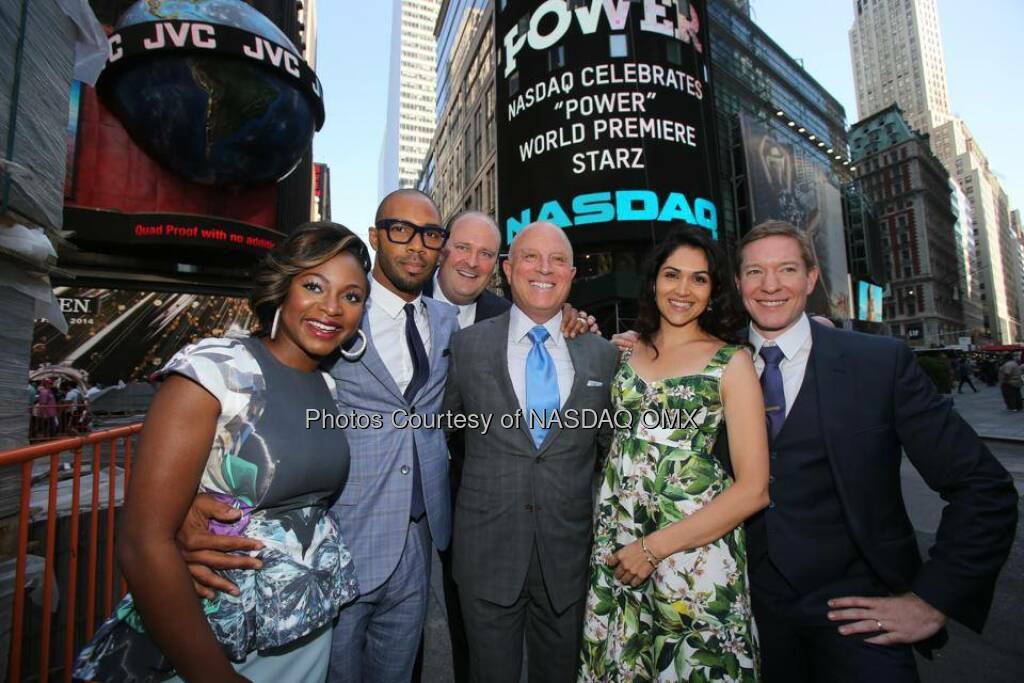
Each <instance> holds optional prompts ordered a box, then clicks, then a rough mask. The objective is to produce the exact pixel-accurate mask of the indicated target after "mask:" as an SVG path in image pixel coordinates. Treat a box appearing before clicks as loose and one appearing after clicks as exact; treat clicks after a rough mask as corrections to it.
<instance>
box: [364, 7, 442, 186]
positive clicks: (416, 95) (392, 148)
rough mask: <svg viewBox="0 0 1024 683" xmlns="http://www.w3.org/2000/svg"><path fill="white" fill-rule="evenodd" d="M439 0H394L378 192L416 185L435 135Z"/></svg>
mask: <svg viewBox="0 0 1024 683" xmlns="http://www.w3.org/2000/svg"><path fill="white" fill-rule="evenodd" d="M440 4H441V3H440V0H395V1H394V7H393V13H392V18H391V66H390V72H389V75H388V106H387V120H386V123H385V128H384V140H383V142H382V143H381V149H380V162H379V168H378V179H377V191H378V194H379V195H380V196H384V195H385V194H387V193H388V192H391V191H392V190H396V189H398V188H402V187H412V186H414V185H415V184H416V179H417V177H418V176H419V172H420V168H421V167H422V164H423V158H424V156H425V155H426V153H427V150H428V149H429V147H430V141H431V139H432V138H433V135H434V99H435V42H434V23H435V22H436V20H437V11H438V7H439V6H440Z"/></svg>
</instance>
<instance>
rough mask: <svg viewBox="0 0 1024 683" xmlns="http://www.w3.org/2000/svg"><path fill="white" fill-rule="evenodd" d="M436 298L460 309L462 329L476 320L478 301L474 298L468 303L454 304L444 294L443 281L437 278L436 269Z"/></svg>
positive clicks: (435, 272) (460, 325) (460, 327)
mask: <svg viewBox="0 0 1024 683" xmlns="http://www.w3.org/2000/svg"><path fill="white" fill-rule="evenodd" d="M434 298H435V299H436V300H438V301H443V302H445V303H446V304H451V305H452V306H455V307H456V308H458V309H459V329H460V330H464V329H466V328H467V327H469V326H470V325H472V324H473V323H475V322H476V301H475V300H474V301H472V302H470V303H468V304H454V303H452V302H451V301H448V297H446V296H445V295H444V290H443V289H441V282H440V280H438V279H437V271H434Z"/></svg>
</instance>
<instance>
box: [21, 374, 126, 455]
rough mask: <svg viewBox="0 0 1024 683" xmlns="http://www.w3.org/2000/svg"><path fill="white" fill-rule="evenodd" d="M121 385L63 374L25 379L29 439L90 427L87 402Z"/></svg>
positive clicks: (49, 437) (65, 434)
mask: <svg viewBox="0 0 1024 683" xmlns="http://www.w3.org/2000/svg"><path fill="white" fill-rule="evenodd" d="M124 386H125V384H124V382H118V383H117V384H116V385H111V386H105V385H104V384H103V383H102V382H96V383H95V384H90V383H89V382H88V381H83V382H81V383H79V382H76V381H73V380H71V379H68V378H64V377H58V378H56V379H54V378H50V377H45V378H43V379H39V380H29V381H28V382H27V383H26V384H25V398H26V401H27V404H28V414H29V440H30V441H40V440H43V439H53V438H57V437H61V436H75V435H78V434H84V433H86V432H88V431H90V430H91V429H92V424H93V412H92V411H91V410H90V406H91V405H92V404H93V403H95V402H96V401H97V400H98V399H99V398H100V397H102V396H104V395H106V394H108V393H109V392H111V391H113V390H115V389H120V388H123V387H124Z"/></svg>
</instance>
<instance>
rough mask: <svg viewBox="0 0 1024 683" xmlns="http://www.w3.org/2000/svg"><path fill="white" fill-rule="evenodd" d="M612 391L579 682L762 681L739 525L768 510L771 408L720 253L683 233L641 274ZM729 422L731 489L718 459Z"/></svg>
mask: <svg viewBox="0 0 1024 683" xmlns="http://www.w3.org/2000/svg"><path fill="white" fill-rule="evenodd" d="M641 292H642V293H641V296H640V300H639V301H638V308H639V316H638V319H637V327H638V332H639V339H638V341H637V342H636V344H635V345H634V346H633V348H632V350H631V351H627V352H626V353H625V355H624V357H623V359H622V364H621V366H620V367H619V371H618V373H617V374H616V376H615V379H614V381H613V383H612V394H613V402H614V404H615V407H616V408H617V409H619V410H626V411H629V413H630V414H631V415H632V418H633V419H632V424H631V427H630V428H627V429H620V430H618V431H617V433H616V435H615V439H614V442H613V444H612V449H611V453H610V454H609V457H608V461H607V463H606V465H605V467H604V474H603V480H602V485H601V491H600V496H599V500H598V507H597V514H596V526H595V530H594V550H593V553H592V556H591V573H590V589H589V592H588V596H587V606H586V617H585V621H584V633H583V649H582V654H581V658H582V661H581V669H580V674H579V679H580V680H581V681H654V680H659V681H690V682H691V683H694V682H701V681H756V680H758V669H759V664H758V652H757V634H756V629H755V626H754V622H753V618H752V616H751V611H750V595H749V592H748V587H747V562H746V547H745V542H744V536H743V527H742V526H741V525H742V523H743V520H745V519H746V518H747V517H749V516H750V515H752V514H753V513H755V512H756V511H758V510H759V509H761V508H762V507H764V506H765V505H766V504H767V502H768V495H767V490H768V446H767V434H766V429H765V413H764V403H763V399H762V397H761V389H760V385H759V383H758V379H757V374H756V372H755V370H754V364H753V361H752V359H751V356H750V353H749V352H748V350H747V349H746V348H745V347H744V346H743V345H742V343H741V341H740V339H738V338H737V337H736V332H737V331H738V330H740V329H742V327H743V319H742V317H741V316H740V315H739V314H738V310H739V308H738V300H737V297H736V294H735V290H734V289H733V287H732V282H731V278H730V276H729V273H728V272H727V270H726V269H725V267H724V260H723V259H722V257H721V255H720V253H719V251H718V248H717V246H716V245H715V244H714V243H713V242H712V241H711V240H710V239H709V238H708V237H707V236H706V235H705V234H704V233H703V231H699V232H698V231H680V232H678V233H675V234H673V235H672V236H670V237H669V238H668V239H667V240H666V241H665V242H663V243H662V244H660V245H659V246H658V247H656V248H655V250H654V252H653V253H652V254H651V256H650V258H649V259H648V262H647V264H646V265H645V268H644V272H643V273H642V275H641ZM723 421H725V422H728V424H729V426H730V429H729V431H728V439H729V446H730V451H731V458H732V466H733V470H734V472H735V480H733V479H731V478H730V477H729V475H728V474H727V473H726V471H725V470H724V468H723V467H722V465H721V464H720V463H719V462H718V461H717V460H716V459H715V456H714V455H713V454H712V451H713V450H714V446H715V440H716V439H717V437H718V435H719V431H720V428H721V426H722V423H723Z"/></svg>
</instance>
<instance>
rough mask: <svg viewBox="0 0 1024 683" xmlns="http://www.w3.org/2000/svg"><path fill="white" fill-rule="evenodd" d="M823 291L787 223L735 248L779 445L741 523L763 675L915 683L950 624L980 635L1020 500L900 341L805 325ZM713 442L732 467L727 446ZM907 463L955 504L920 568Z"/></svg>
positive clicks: (800, 236) (800, 239)
mask: <svg viewBox="0 0 1024 683" xmlns="http://www.w3.org/2000/svg"><path fill="white" fill-rule="evenodd" d="M817 280H818V268H817V265H816V262H815V259H814V253H813V250H812V248H811V246H810V244H809V242H808V240H807V237H806V235H805V234H804V233H802V232H800V231H799V230H797V229H796V228H794V227H793V226H792V225H789V224H788V223H783V222H781V221H770V222H767V223H762V224H761V225H758V226H757V227H755V228H754V229H753V230H751V231H750V232H749V233H747V235H745V236H744V237H743V238H742V239H741V240H740V244H739V249H738V254H737V275H736V282H737V285H738V286H739V289H740V294H741V295H742V298H743V305H744V307H745V308H746V309H747V312H748V313H749V314H750V318H751V323H750V329H749V340H750V343H751V346H752V347H753V353H754V364H755V366H756V367H757V371H758V373H759V375H760V377H761V386H762V389H763V391H764V395H765V409H766V414H767V419H768V427H769V439H770V446H771V449H770V451H769V456H770V465H771V477H770V479H769V487H770V495H771V502H770V503H769V505H768V507H767V508H766V509H765V510H763V511H762V512H760V513H758V514H757V515H755V516H754V517H752V518H751V519H750V520H748V521H747V525H746V531H747V559H748V564H747V568H748V573H749V578H750V586H751V597H752V603H753V610H754V617H755V619H756V621H757V626H758V632H759V634H760V641H761V662H762V673H763V675H764V680H765V681H768V682H769V683H772V682H775V681H785V682H786V683H791V682H797V683H801V682H806V683H811V682H816V681H844V682H845V681H849V682H851V683H853V682H855V681H871V682H872V683H883V682H889V681H901V682H902V681H916V680H918V677H917V668H916V664H915V662H914V655H913V651H912V649H911V648H912V646H914V647H918V648H919V649H921V650H922V651H923V652H925V653H926V654H927V653H929V652H930V650H931V649H933V648H934V647H937V646H939V645H941V644H942V643H943V642H944V639H945V628H944V627H945V624H946V620H947V618H952V619H956V620H957V621H959V622H961V623H963V624H965V625H966V626H968V627H970V628H972V629H974V630H976V631H980V630H981V628H982V626H983V625H984V623H985V619H986V617H987V616H988V610H989V607H990V605H991V602H992V593H993V590H994V588H995V582H996V577H997V576H998V574H999V570H1000V569H1001V568H1002V566H1003V563H1004V562H1005V561H1006V557H1007V555H1008V554H1009V550H1010V547H1011V545H1012V544H1013V538H1014V532H1015V529H1016V524H1017V492H1016V490H1015V489H1014V486H1013V480H1012V479H1011V478H1010V475H1009V474H1008V473H1007V472H1006V470H1005V469H1004V468H1003V467H1002V465H1000V464H999V463H998V462H997V461H996V459H995V458H994V457H993V456H992V454H991V453H990V452H989V451H988V449H987V448H986V447H985V446H984V444H982V442H981V440H980V439H979V438H978V435H977V434H976V433H975V432H974V430H973V429H971V427H970V426H968V425H967V423H965V422H964V421H963V419H961V418H960V416H959V415H958V414H957V413H956V412H955V411H954V410H953V408H952V404H951V403H950V402H949V401H947V400H945V399H943V398H942V397H940V396H939V395H938V393H937V392H936V390H935V387H934V385H933V384H932V382H931V380H930V379H928V377H927V376H926V375H925V374H924V373H923V372H922V371H921V370H920V368H919V367H918V365H917V363H916V361H915V359H914V355H913V353H912V352H911V351H910V349H909V348H907V346H906V345H905V344H903V343H902V342H900V341H898V340H895V339H891V338H889V337H881V336H874V335H865V334H858V333H855V332H848V331H843V330H836V329H833V328H831V327H826V326H824V325H821V324H818V323H815V322H811V321H810V320H809V319H808V317H807V314H806V313H805V310H804V309H805V307H806V304H807V297H808V296H809V295H810V293H811V292H812V291H813V290H814V287H815V285H816V284H817ZM633 339H634V337H633V336H632V333H626V334H624V335H617V337H616V339H615V341H616V343H617V344H618V345H619V346H620V347H622V346H625V345H629V344H630V342H631V341H632V340H633ZM718 443H719V445H720V447H724V448H720V451H719V453H718V455H719V457H721V458H722V459H723V460H725V461H726V462H728V452H727V448H728V446H727V444H728V439H725V438H719V440H718ZM904 452H905V453H906V455H907V457H908V458H909V459H910V462H911V463H912V464H913V465H914V467H915V468H916V469H917V470H918V472H919V473H920V474H921V476H922V477H923V478H924V480H925V482H926V483H927V484H928V486H929V487H931V488H932V489H933V490H934V491H936V492H937V493H939V494H940V495H941V496H942V498H943V499H944V500H945V501H946V503H947V504H946V507H945V508H944V510H943V512H942V521H941V523H940V525H939V529H938V532H937V534H936V542H935V545H934V546H932V548H931V549H930V551H929V558H928V560H927V561H925V562H922V560H921V556H920V553H919V552H918V548H917V539H916V536H915V534H914V527H913V525H912V524H911V523H910V519H909V517H908V516H907V511H906V507H905V506H904V502H903V496H902V493H901V490H900V464H901V460H902V454H903V453H904Z"/></svg>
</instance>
